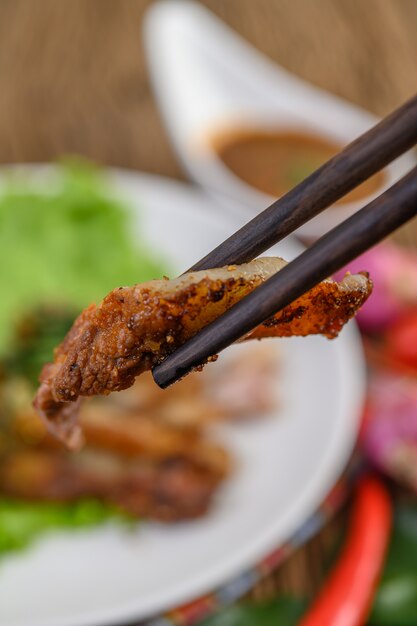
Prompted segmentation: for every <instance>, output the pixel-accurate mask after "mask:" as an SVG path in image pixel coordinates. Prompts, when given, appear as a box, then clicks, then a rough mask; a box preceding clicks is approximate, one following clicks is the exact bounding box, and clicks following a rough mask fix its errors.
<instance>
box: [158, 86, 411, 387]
mask: <svg viewBox="0 0 417 626" xmlns="http://www.w3.org/2000/svg"><path fill="white" fill-rule="evenodd" d="M416 143H417V96H415V97H414V98H412V99H411V100H409V101H407V102H406V103H405V104H403V105H402V106H401V107H400V108H398V109H396V110H395V111H394V112H393V113H391V114H390V115H388V116H387V117H386V118H384V119H383V120H382V121H381V122H379V123H378V124H377V125H376V126H374V127H373V128H372V129H371V130H369V131H368V132H366V133H364V134H363V135H361V136H360V137H359V138H358V139H356V140H355V141H353V142H352V143H350V144H349V145H348V146H346V147H345V148H344V149H343V150H342V151H341V152H339V153H338V154H337V155H336V156H334V157H333V158H332V159H330V160H329V161H327V162H326V163H325V164H324V165H322V166H321V167H320V168H319V169H317V170H316V171H315V172H313V174H311V175H310V176H308V177H307V178H306V179H305V180H303V181H302V182H301V183H300V184H299V185H297V186H296V187H294V188H293V189H291V191H289V192H288V193H287V194H285V195H284V196H282V197H281V198H280V199H279V200H277V201H275V202H274V203H273V204H272V205H271V206H270V207H268V208H267V209H265V211H263V212H262V213H260V214H259V215H257V216H256V217H255V218H254V219H252V220H251V221H250V222H248V223H247V224H246V225H245V226H243V228H241V229H240V230H238V231H237V232H236V233H235V234H234V235H232V236H231V237H229V238H228V239H226V241H224V242H223V243H222V244H220V245H219V246H218V247H217V248H215V249H214V250H213V251H212V252H210V253H209V254H208V255H207V256H205V257H204V258H203V259H201V260H200V261H199V262H198V263H196V264H195V265H194V266H193V267H192V268H191V269H190V270H189V271H198V270H204V269H210V268H213V267H222V266H224V265H230V264H240V263H245V262H248V261H251V260H252V259H254V258H255V257H256V256H257V255H258V254H260V253H261V252H263V251H265V250H266V249H268V248H269V247H271V246H272V245H273V244H275V243H277V242H278V241H280V240H281V239H283V238H284V237H285V236H287V235H288V234H290V233H291V232H293V231H295V230H296V229H297V228H298V227H299V226H301V225H302V224H304V223H305V222H307V221H308V220H310V219H311V218H313V217H314V216H315V215H318V214H319V213H320V212H321V211H323V210H324V209H326V208H327V207H328V206H330V205H331V204H333V203H334V202H336V201H337V200H339V199H340V198H342V197H343V196H344V195H346V194H347V193H348V192H349V191H351V190H352V189H354V188H355V187H357V186H358V185H359V184H360V183H362V182H363V181H365V180H367V179H368V178H369V177H370V176H372V175H373V174H375V173H376V172H378V171H379V170H380V169H382V168H383V167H385V166H386V165H388V163H390V162H391V161H393V160H394V159H396V158H397V157H398V156H400V155H401V154H403V153H404V152H406V151H407V150H409V149H410V148H412V147H413V146H414V145H415V144H416ZM416 214H417V167H415V168H413V169H412V170H411V171H410V172H409V173H408V174H407V175H406V176H404V177H403V178H401V179H400V180H399V181H398V182H397V183H395V184H394V185H393V186H392V187H390V188H389V189H388V190H387V191H385V192H384V193H382V194H381V195H380V196H378V197H377V198H376V199H375V200H373V201H372V202H370V203H369V204H367V205H366V206H365V207H364V208H362V209H361V210H360V211H358V212H357V213H355V214H354V215H352V216H351V217H350V218H349V219H347V220H346V221H345V222H343V223H342V224H340V225H339V226H337V227H336V228H333V229H332V230H331V231H329V232H328V233H327V234H326V235H324V236H323V237H321V238H320V239H319V240H318V241H316V242H315V243H314V244H313V245H311V246H310V247H309V248H308V249H307V250H306V251H305V252H303V253H302V254H301V255H300V256H299V257H297V258H296V259H295V260H294V261H292V262H291V263H289V264H288V265H287V266H285V267H284V268H283V269H282V270H280V271H279V272H277V273H276V274H274V275H273V276H272V277H271V278H269V279H268V280H267V281H266V282H265V283H264V284H263V285H261V286H260V287H258V288H257V289H255V290H254V291H253V292H252V293H251V294H249V295H248V296H246V297H245V298H243V299H242V300H241V301H240V302H238V303H237V304H235V305H234V306H233V307H231V308H230V309H229V310H228V311H226V313H224V314H223V315H221V316H220V317H219V318H217V319H216V320H215V321H214V322H212V323H211V324H209V325H208V326H206V327H205V328H203V329H202V330H201V331H200V332H199V333H197V335H195V336H194V337H193V338H192V339H190V340H189V341H187V342H186V343H185V344H184V345H182V346H181V347H180V348H178V349H177V350H176V351H175V352H173V353H172V354H171V355H169V356H168V357H167V358H166V359H165V360H164V361H162V362H161V363H160V364H158V365H157V366H156V367H155V368H154V369H153V377H154V380H155V382H156V383H157V384H158V385H159V386H160V387H162V388H165V387H167V386H168V385H170V384H172V383H174V382H175V381H177V380H178V379H180V378H181V377H183V376H184V375H185V374H187V373H188V372H190V371H191V370H192V369H193V368H195V367H197V366H198V365H201V364H202V363H205V362H206V360H207V359H208V358H209V357H210V356H212V355H214V354H217V353H218V352H220V351H221V350H224V348H226V347H227V346H229V345H230V344H232V343H233V342H235V341H236V340H237V339H239V338H241V337H242V336H244V335H245V334H246V333H248V332H250V331H251V330H252V329H253V328H255V327H256V326H258V325H259V324H261V323H262V322H264V321H265V320H266V319H268V318H269V317H271V316H272V315H274V314H275V313H277V312H278V311H280V310H281V309H283V308H284V307H285V306H287V305H289V304H291V302H293V301H294V300H296V299H297V298H299V297H300V296H302V295H303V294H304V293H305V292H306V291H308V290H309V289H311V288H312V287H314V286H315V285H317V284H318V283H319V282H320V281H322V280H324V279H325V278H327V277H328V276H330V275H331V274H333V273H334V272H336V271H338V270H340V269H341V268H342V267H343V266H345V265H346V264H347V263H349V262H350V261H352V260H353V259H354V258H355V257H357V256H359V255H360V254H362V253H363V252H365V251H366V250H368V248H370V247H372V246H373V245H375V244H377V243H378V242H379V241H381V240H382V239H384V237H386V236H387V235H389V234H390V233H392V232H393V231H394V230H396V229H397V228H399V226H401V225H403V224H405V223H406V222H407V221H408V220H410V219H411V218H412V217H414V216H415V215H416Z"/></svg>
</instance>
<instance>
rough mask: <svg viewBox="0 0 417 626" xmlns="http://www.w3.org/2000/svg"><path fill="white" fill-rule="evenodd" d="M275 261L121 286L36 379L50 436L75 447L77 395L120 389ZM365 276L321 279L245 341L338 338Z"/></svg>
mask: <svg viewBox="0 0 417 626" xmlns="http://www.w3.org/2000/svg"><path fill="white" fill-rule="evenodd" d="M285 264H286V263H285V261H283V260H282V259H280V258H261V259H257V260H255V261H252V262H250V263H246V264H243V265H240V266H229V267H224V268H220V269H213V270H207V271H201V272H190V273H187V274H185V275H183V276H180V277H179V278H176V279H173V280H168V279H166V280H154V281H150V282H147V283H142V284H139V285H135V286H133V287H120V288H119V289H115V290H114V291H112V292H111V293H110V294H109V295H108V296H106V297H105V298H104V300H103V301H102V302H101V304H100V305H98V306H96V305H94V304H93V305H91V306H90V307H88V308H87V309H86V310H85V311H83V312H82V313H81V315H80V316H79V317H78V318H77V320H76V321H75V323H74V325H73V327H72V328H71V330H70V331H69V333H68V334H67V336H66V338H65V339H64V341H63V342H62V344H61V345H60V346H59V347H58V348H57V350H56V352H55V360H54V362H53V363H49V364H47V365H46V366H45V367H44V368H43V370H42V374H41V383H42V384H41V386H40V388H39V391H38V393H37V396H36V398H35V407H36V408H37V410H38V411H39V413H40V415H41V416H43V418H44V419H45V420H46V421H47V423H48V424H49V427H50V429H51V430H52V431H53V432H54V433H55V434H56V435H57V436H58V437H60V438H61V439H64V440H66V441H67V443H68V444H69V445H73V446H75V445H77V443H78V440H79V437H80V431H79V429H78V430H77V427H76V413H77V409H76V407H77V404H78V402H79V398H80V397H81V396H93V395H97V394H108V393H110V392H112V391H120V390H122V389H126V388H127V387H130V386H131V385H132V384H133V381H134V379H135V377H136V376H138V375H139V374H141V373H142V372H144V371H145V370H148V369H150V368H152V367H153V366H154V365H155V364H156V363H158V362H159V361H160V360H161V359H163V358H164V357H165V356H166V355H167V354H169V353H170V352H172V351H173V350H174V349H175V348H176V347H177V346H179V345H181V344H183V343H184V342H185V341H187V339H189V338H190V337H192V336H193V335H195V334H196V333H197V332H198V331H199V330H200V329H201V328H203V327H204V326H206V325H207V324H209V323H210V322H212V321H213V320H214V319H216V318H217V317H218V316H219V315H221V314H222V313H224V311H226V310H227V309H229V308H230V307H231V306H233V305H234V304H235V303H236V302H238V301H239V300H241V299H242V298H243V297H244V296H246V295H247V294H248V293H250V292H251V291H253V290H254V289H255V288H256V287H258V286H259V285H260V284H262V283H263V282H265V280H267V279H268V278H270V277H271V276H272V275H273V274H275V273H276V272H277V271H279V270H280V269H282V267H283V266H284V265H285ZM371 290H372V283H371V281H370V280H369V278H368V276H367V275H366V274H357V275H354V276H352V275H348V276H346V277H345V278H344V279H343V280H342V281H341V282H340V283H337V282H334V281H333V280H326V281H323V282H322V283H320V284H319V285H317V286H316V287H314V288H313V289H311V290H310V291H309V292H308V293H307V294H305V295H304V296H302V297H301V298H299V299H298V300H296V301H295V302H294V303H292V304H291V305H289V306H288V307H285V309H283V310H282V311H280V312H279V313H277V314H276V315H275V316H274V317H272V318H271V319H269V320H267V321H266V322H265V323H264V324H261V325H260V326H259V327H258V328H257V329H255V330H254V331H252V333H250V334H249V335H248V338H253V339H260V338H262V337H271V336H272V337H288V336H291V335H300V336H305V335H311V334H322V335H325V336H327V337H329V338H333V337H336V336H337V334H338V333H339V331H340V330H341V328H342V327H343V325H344V324H345V323H346V322H347V321H348V320H349V319H350V318H351V317H352V316H353V315H354V314H355V312H356V311H357V310H358V309H359V308H360V306H361V305H362V304H363V303H364V302H365V300H366V299H367V298H368V296H369V294H370V293H371Z"/></svg>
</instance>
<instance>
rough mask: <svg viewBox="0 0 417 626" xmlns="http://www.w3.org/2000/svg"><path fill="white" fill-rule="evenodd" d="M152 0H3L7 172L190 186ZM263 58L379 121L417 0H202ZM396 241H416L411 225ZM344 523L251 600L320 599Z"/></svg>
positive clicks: (409, 42) (408, 88)
mask: <svg viewBox="0 0 417 626" xmlns="http://www.w3.org/2000/svg"><path fill="white" fill-rule="evenodd" d="M149 4H150V2H149V1H148V0H66V1H65V0H61V1H60V2H57V0H36V1H35V0H0V138H1V140H0V163H10V162H22V161H23V162H30V161H34V162H39V161H40V162H43V161H49V160H52V159H55V158H57V157H59V156H61V155H62V154H68V153H77V154H82V155H85V156H87V157H89V158H92V159H94V160H96V161H98V162H99V163H103V164H109V165H116V166H122V167H128V168H133V169H140V170H145V171H149V172H157V173H159V174H164V175H167V176H173V177H177V178H183V173H182V172H181V169H180V167H179V165H178V163H177V162H176V159H175V156H174V154H173V152H172V149H171V148H170V145H169V142H168V140H167V137H166V135H165V132H164V128H163V126H162V123H161V119H160V117H159V114H158V111H157V109H156V107H155V104H154V101H153V97H152V93H151V91H150V86H149V79H148V75H147V70H146V63H145V58H144V52H143V46H142V40H141V23H142V18H143V15H144V12H145V10H146V8H147V6H148V5H149ZM202 4H205V5H207V6H208V7H209V8H211V9H212V10H213V11H214V12H215V13H216V14H218V15H219V16H220V17H221V18H222V19H224V20H225V21H226V22H227V23H229V24H230V25H231V26H232V27H233V28H235V29H236V30H237V31H239V32H240V33H241V34H242V35H243V36H244V37H246V38H247V39H248V40H249V41H250V42H252V43H253V44H254V45H256V46H257V47H258V48H259V49H260V50H262V51H263V52H264V53H265V54H267V55H269V56H270V57H271V58H272V59H274V60H275V61H277V62H278V63H280V64H282V65H283V66H284V67H286V68H287V69H289V70H291V71H293V72H295V73H296V74H298V75H300V76H302V77H303V78H305V79H308V80H310V81H311V82H313V83H315V84H317V85H319V86H321V87H323V88H325V89H328V90H329V91H331V92H333V93H335V94H338V95H341V96H343V97H345V98H347V99H349V100H351V101H352V102H355V103H357V104H360V105H362V106H363V107H365V108H368V109H369V110H370V111H372V112H374V113H377V114H379V115H383V114H385V113H387V112H388V111H389V110H390V109H392V108H394V107H395V106H397V105H398V104H400V103H401V102H402V101H403V100H405V99H406V98H408V97H410V96H411V95H412V94H413V93H414V92H415V91H416V90H417V0H366V1H365V0H256V1H255V0H204V2H202ZM401 239H402V240H403V241H405V242H408V243H411V244H415V243H417V229H416V227H415V226H414V227H408V228H407V229H406V231H404V232H403V234H402V236H401ZM338 525H339V520H335V521H334V522H333V523H332V524H331V525H330V526H329V527H328V528H327V529H326V531H325V532H322V533H321V534H320V535H319V537H317V538H316V539H315V540H314V541H312V542H310V544H309V545H308V546H307V547H306V548H304V549H302V550H299V551H298V553H297V554H296V555H294V556H293V557H292V558H291V559H290V560H289V561H288V562H287V563H286V564H285V565H284V566H283V567H281V568H280V570H279V571H278V572H277V574H276V575H274V576H271V577H270V578H268V579H267V580H266V581H265V582H264V583H263V584H261V585H260V586H258V588H257V590H256V591H255V595H256V596H260V595H261V596H265V595H269V594H271V593H273V592H274V591H276V590H277V589H285V590H293V591H307V592H311V591H312V590H314V589H315V588H316V586H317V584H318V582H319V580H320V575H321V572H322V568H323V552H324V551H325V549H326V546H327V545H328V544H329V543H331V542H332V539H333V537H334V535H335V533H337V528H338Z"/></svg>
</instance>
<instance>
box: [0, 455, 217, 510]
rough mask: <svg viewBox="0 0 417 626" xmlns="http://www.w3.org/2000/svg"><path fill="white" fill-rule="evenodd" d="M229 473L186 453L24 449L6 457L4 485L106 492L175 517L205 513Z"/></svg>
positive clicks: (6, 490) (69, 493)
mask: <svg viewBox="0 0 417 626" xmlns="http://www.w3.org/2000/svg"><path fill="white" fill-rule="evenodd" d="M223 478H224V476H223V475H222V474H217V473H216V472H215V471H214V470H213V469H212V468H209V467H206V466H205V465H204V464H199V463H197V462H193V461H191V460H189V459H185V458H181V457H178V458H175V457H173V458H171V459H169V458H166V459H164V460H162V461H160V462H155V461H153V462H152V461H149V460H148V461H145V460H143V459H140V458H133V459H124V458H117V457H115V456H113V455H109V454H106V453H103V452H92V451H83V452H79V453H77V454H67V455H65V454H62V452H53V451H46V450H22V451H20V452H17V453H15V454H11V455H10V456H9V457H7V456H6V457H5V458H3V459H2V463H1V466H0V491H1V493H3V494H7V495H10V496H13V497H18V498H23V499H26V500H40V501H48V500H49V501H52V502H73V501H77V500H79V499H80V498H83V497H88V498H91V497H94V498H100V499H102V500H104V501H105V502H108V503H111V504H115V505H116V506H118V507H120V508H121V509H122V510H124V511H126V512H127V513H130V514H132V515H134V516H137V517H146V518H148V519H155V520H160V521H164V522H173V521H177V520H184V519H191V518H195V517H199V516H201V515H203V514H204V513H205V512H206V511H207V509H208V507H209V506H210V503H211V500H212V498H213V495H214V493H215V492H216V489H217V487H218V486H219V484H220V483H221V481H222V479H223Z"/></svg>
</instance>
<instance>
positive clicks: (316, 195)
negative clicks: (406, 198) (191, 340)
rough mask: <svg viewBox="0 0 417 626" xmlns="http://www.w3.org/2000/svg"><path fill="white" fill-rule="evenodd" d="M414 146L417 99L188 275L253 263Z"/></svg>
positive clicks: (407, 104) (282, 198) (375, 127)
mask: <svg viewBox="0 0 417 626" xmlns="http://www.w3.org/2000/svg"><path fill="white" fill-rule="evenodd" d="M416 143H417V96H414V97H413V98H411V99H410V100H408V101H407V102H406V103H405V104H403V105H402V106H401V107H399V108H398V109H396V110H395V111H393V112H392V113H391V114H390V115H388V116H387V117H385V118H384V119H383V120H382V121H381V122H379V124H377V125H376V126H374V127H373V128H371V129H370V130H369V131H368V132H366V133H365V134H363V135H361V136H360V137H359V138H358V139H356V140H355V141H353V142H352V143H350V144H349V145H348V146H346V148H344V149H343V150H342V151H341V152H339V153H338V154H337V155H336V156H334V157H333V158H332V159H330V160H329V161H327V162H326V163H325V164H324V165H322V166H321V167H320V168H319V169H318V170H316V171H315V172H313V174H311V175H310V176H308V178H306V179H305V180H303V181H302V182H301V183H300V184H299V185H297V186H296V187H294V188H293V189H291V191H289V192H288V193H287V194H285V195H284V196H282V197H281V198H280V199H279V200H277V201H276V202H274V203H273V204H271V206H270V207H268V208H267V209H265V210H264V211H263V212H262V213H260V214H259V215H257V216H256V217H255V218H254V219H252V220H251V221H250V222H248V223H247V224H246V225H245V226H243V228H241V229H240V230H238V231H237V232H236V233H235V234H234V235H232V236H231V237H229V238H228V239H226V241H224V242H223V243H221V244H220V245H219V246H218V247H217V248H215V249H214V250H213V251H212V252H210V253H209V254H208V255H207V256H205V257H204V258H203V259H201V260H200V261H199V262H198V263H196V264H195V265H193V267H192V268H190V270H189V271H191V270H193V271H196V270H204V269H211V268H213V267H222V266H223V265H229V264H235V263H236V264H239V263H246V262H247V261H251V260H252V259H254V258H255V257H256V256H258V254H260V253H261V252H264V251H265V250H267V249H268V248H270V247H271V246H272V245H273V244H275V243H277V242H278V241H280V240H281V239H283V238H284V237H286V235H288V234H289V233H292V232H294V231H295V230H296V229H297V228H298V227H299V226H301V225H302V224H304V223H305V222H307V221H308V220H310V219H311V218H312V217H314V216H315V215H317V214H318V213H320V212H321V211H323V210H324V209H325V208H327V207H328V206H330V205H331V204H333V203H334V202H336V201H337V200H339V199H340V198H342V197H343V196H344V195H346V194H347V193H348V192H349V191H351V190H352V189H354V188H355V187H357V186H358V185H359V184H360V183H362V182H363V181H364V180H366V179H368V178H369V177H370V176H372V174H375V173H376V172H378V171H379V170H380V169H382V168H383V167H385V166H386V165H387V164H388V163H390V162H391V161H393V160H394V159H396V158H397V157H398V156H400V154H402V153H404V152H406V151H407V150H409V149H410V148H412V146H414V145H415V144H416Z"/></svg>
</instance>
